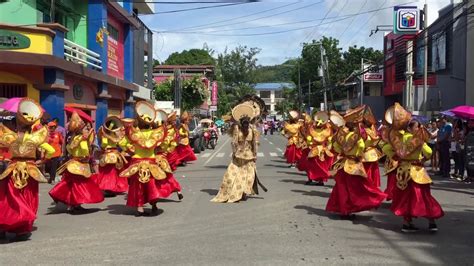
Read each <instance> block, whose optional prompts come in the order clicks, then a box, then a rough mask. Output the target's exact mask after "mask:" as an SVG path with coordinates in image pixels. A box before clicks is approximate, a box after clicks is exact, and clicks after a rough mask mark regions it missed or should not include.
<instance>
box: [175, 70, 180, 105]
mask: <svg viewBox="0 0 474 266" xmlns="http://www.w3.org/2000/svg"><path fill="white" fill-rule="evenodd" d="M181 93H182V83H181V70H179V69H175V70H174V108H175V109H181Z"/></svg>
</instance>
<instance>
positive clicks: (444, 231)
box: [0, 135, 474, 265]
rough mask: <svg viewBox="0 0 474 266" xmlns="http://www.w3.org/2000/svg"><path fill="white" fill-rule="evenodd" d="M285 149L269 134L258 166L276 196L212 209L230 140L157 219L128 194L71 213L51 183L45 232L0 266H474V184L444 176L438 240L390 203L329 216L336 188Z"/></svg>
mask: <svg viewBox="0 0 474 266" xmlns="http://www.w3.org/2000/svg"><path fill="white" fill-rule="evenodd" d="M285 144H286V140H285V139H284V138H283V137H282V136H280V135H273V136H263V137H262V139H261V144H260V147H259V153H258V159H257V165H258V166H257V169H258V176H259V178H260V180H261V181H262V183H264V184H265V186H266V187H267V188H268V189H269V191H268V192H267V193H264V192H261V194H260V195H258V196H254V197H251V198H249V199H248V200H247V201H245V202H240V203H234V204H219V203H211V202H210V200H211V198H212V197H213V196H214V195H215V194H216V193H217V190H218V188H219V185H220V182H221V180H222V176H223V174H224V172H225V170H226V168H227V165H228V163H229V161H230V159H231V147H230V140H229V138H228V137H227V136H223V137H221V139H219V142H218V146H217V147H216V149H215V150H206V151H205V152H204V153H202V154H199V155H198V158H199V159H198V161H197V162H194V163H192V164H189V165H188V166H186V167H181V168H179V169H178V171H177V172H176V173H175V175H176V177H177V180H178V181H179V182H180V183H181V185H182V186H183V194H184V199H183V201H182V202H180V201H178V198H177V196H176V195H173V196H172V197H171V198H170V199H166V200H162V201H160V202H159V208H160V214H159V215H158V216H155V217H139V218H137V217H134V216H133V213H134V210H132V209H129V208H126V207H125V206H124V205H125V200H124V196H123V195H121V196H118V197H115V198H106V200H105V201H104V202H103V203H101V204H96V205H86V206H84V207H86V208H89V212H88V213H86V214H81V215H70V214H66V213H64V211H65V207H64V206H60V207H54V206H52V205H51V202H52V201H51V198H50V197H49V195H48V191H49V190H50V189H51V185H48V184H42V185H41V189H40V208H39V211H38V219H37V222H36V223H35V226H36V227H37V230H36V231H34V232H33V236H32V238H31V240H29V241H27V242H22V243H6V242H3V243H2V244H1V245H0V265H19V264H21V265H24V264H68V265H78V264H87V265H90V264H113V265H117V264H119V265H121V264H127V265H130V264H135V265H141V264H154V265H333V264H350V265H360V264H369V265H385V264H398V265H420V264H430V265H473V264H474V206H473V203H474V200H473V198H474V189H473V188H474V185H473V184H461V183H458V182H455V181H452V180H441V179H436V178H435V179H434V185H433V186H432V193H433V194H434V196H435V197H436V198H437V199H438V201H439V202H440V203H441V205H442V206H443V208H444V210H445V212H446V215H445V217H443V218H442V219H440V220H439V222H438V226H439V229H440V231H439V232H438V233H436V234H431V233H429V232H428V231H427V230H426V228H427V226H428V223H427V221H426V220H423V219H419V220H416V221H415V224H416V225H417V226H418V227H420V228H421V229H423V230H421V231H420V232H418V233H416V234H402V233H401V232H400V226H401V219H400V218H398V217H395V216H394V215H392V213H391V212H390V211H389V210H388V208H389V206H390V203H389V202H387V203H384V204H383V205H382V206H381V208H380V209H378V210H374V211H368V212H363V213H360V214H358V215H357V217H356V219H355V220H354V221H348V220H341V219H340V218H339V217H338V216H337V215H331V214H328V213H326V212H325V211H324V209H325V205H326V202H327V199H328V197H329V195H330V193H331V188H332V186H333V184H334V181H332V180H331V181H329V182H328V184H327V186H325V187H316V186H306V185H305V184H304V183H305V181H306V176H305V174H303V173H299V172H298V171H297V170H296V169H290V168H288V167H287V165H286V163H285V161H284V160H283V159H282V154H283V150H284V148H285ZM382 180H383V182H382V187H383V188H385V177H382ZM0 212H1V210H0Z"/></svg>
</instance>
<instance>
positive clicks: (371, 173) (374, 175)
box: [364, 161, 380, 187]
mask: <svg viewBox="0 0 474 266" xmlns="http://www.w3.org/2000/svg"><path fill="white" fill-rule="evenodd" d="M364 169H365V172H366V173H367V177H368V178H369V180H370V182H372V184H374V186H376V187H380V169H379V162H378V161H377V162H365V163H364Z"/></svg>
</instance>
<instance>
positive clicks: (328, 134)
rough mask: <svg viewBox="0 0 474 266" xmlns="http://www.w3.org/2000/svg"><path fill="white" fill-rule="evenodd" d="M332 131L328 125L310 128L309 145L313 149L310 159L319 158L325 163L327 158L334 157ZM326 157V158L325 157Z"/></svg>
mask: <svg viewBox="0 0 474 266" xmlns="http://www.w3.org/2000/svg"><path fill="white" fill-rule="evenodd" d="M331 139H332V130H331V127H330V126H329V125H328V124H325V125H323V126H322V127H320V126H318V127H310V128H309V130H308V136H307V137H306V140H307V145H308V147H309V148H310V149H311V150H310V152H309V153H308V158H313V157H316V156H317V157H318V158H319V160H320V161H324V160H325V158H326V156H328V157H333V156H334V154H333V153H332V152H331V146H332V145H331ZM325 155H326V156H325Z"/></svg>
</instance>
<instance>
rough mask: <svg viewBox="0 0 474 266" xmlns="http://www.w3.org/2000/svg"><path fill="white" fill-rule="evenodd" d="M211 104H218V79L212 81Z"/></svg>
mask: <svg viewBox="0 0 474 266" xmlns="http://www.w3.org/2000/svg"><path fill="white" fill-rule="evenodd" d="M211 105H217V81H213V82H212V88H211Z"/></svg>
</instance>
